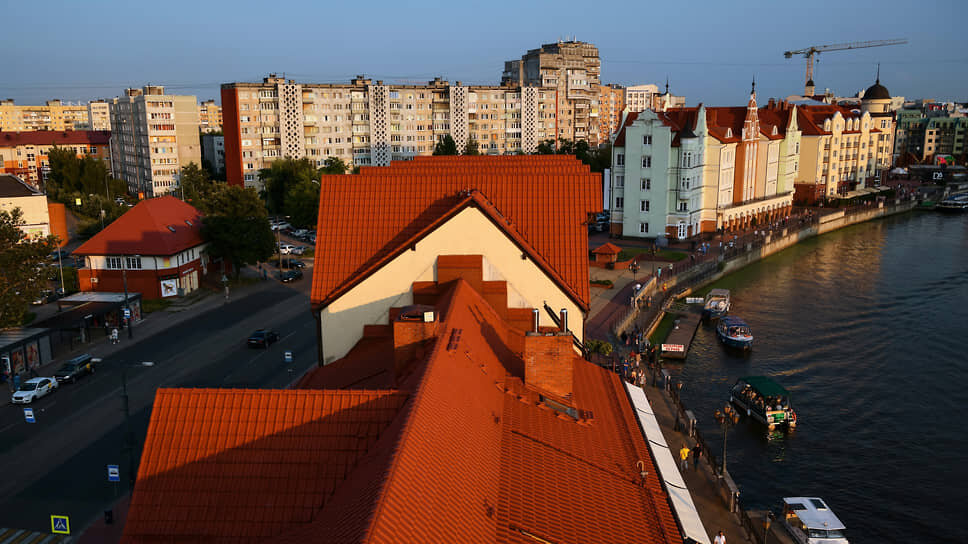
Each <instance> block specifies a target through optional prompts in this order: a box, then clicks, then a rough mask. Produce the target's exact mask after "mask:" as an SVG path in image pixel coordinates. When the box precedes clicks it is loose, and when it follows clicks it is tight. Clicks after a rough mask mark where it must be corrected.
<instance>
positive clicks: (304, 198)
mask: <svg viewBox="0 0 968 544" xmlns="http://www.w3.org/2000/svg"><path fill="white" fill-rule="evenodd" d="M286 213H287V214H288V215H289V223H291V224H292V225H293V226H295V227H300V228H306V227H312V226H313V225H315V224H316V220H317V219H318V217H319V184H318V183H316V182H312V181H300V182H298V183H296V184H295V185H291V186H290V187H289V189H288V190H287V191H286Z"/></svg>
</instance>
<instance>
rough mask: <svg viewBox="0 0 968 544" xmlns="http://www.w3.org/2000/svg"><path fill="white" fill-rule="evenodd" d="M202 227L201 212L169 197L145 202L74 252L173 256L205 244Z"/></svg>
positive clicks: (80, 253)
mask: <svg viewBox="0 0 968 544" xmlns="http://www.w3.org/2000/svg"><path fill="white" fill-rule="evenodd" d="M201 227H202V214H201V212H199V211H198V210H196V209H195V208H194V207H193V206H192V205H191V204H186V203H184V202H182V201H181V200H178V199H177V198H175V197H173V196H167V195H166V196H162V197H158V198H152V199H148V200H142V201H141V202H139V203H138V204H137V205H135V207H133V208H131V209H130V210H128V211H127V212H125V214H124V215H122V216H121V217H119V218H117V219H116V220H114V221H113V222H112V223H111V224H110V225H108V226H107V227H105V229H104V230H102V231H101V232H99V233H97V234H96V235H94V236H93V237H92V238H91V239H90V240H88V241H87V242H84V244H82V245H81V247H79V248H77V249H76V250H74V253H75V254H77V255H135V254H137V255H174V254H176V253H178V252H180V251H184V250H186V249H189V248H192V247H195V246H197V245H199V244H202V243H203V240H202V234H201Z"/></svg>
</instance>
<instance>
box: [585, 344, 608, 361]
mask: <svg viewBox="0 0 968 544" xmlns="http://www.w3.org/2000/svg"><path fill="white" fill-rule="evenodd" d="M613 349H614V348H613V347H612V344H610V343H608V342H605V341H602V340H587V341H586V342H585V351H587V352H588V353H600V354H602V355H604V356H606V357H607V356H609V355H611V354H612V350H613Z"/></svg>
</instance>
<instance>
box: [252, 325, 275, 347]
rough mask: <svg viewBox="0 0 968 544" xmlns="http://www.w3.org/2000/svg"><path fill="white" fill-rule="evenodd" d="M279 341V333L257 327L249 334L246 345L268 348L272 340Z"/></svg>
mask: <svg viewBox="0 0 968 544" xmlns="http://www.w3.org/2000/svg"><path fill="white" fill-rule="evenodd" d="M278 341H279V333H277V332H276V331H274V330H272V329H259V330H257V331H255V332H254V333H252V334H251V335H249V339H248V340H246V342H245V343H246V345H247V346H249V347H250V348H263V349H269V346H270V345H272V343H273V342H278Z"/></svg>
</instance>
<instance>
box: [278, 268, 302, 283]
mask: <svg viewBox="0 0 968 544" xmlns="http://www.w3.org/2000/svg"><path fill="white" fill-rule="evenodd" d="M302 277H303V273H302V270H300V269H298V268H295V269H293V270H287V271H285V272H283V273H282V274H281V275H280V276H279V279H280V280H281V281H282V283H289V282H293V281H296V280H301V279H302Z"/></svg>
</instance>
